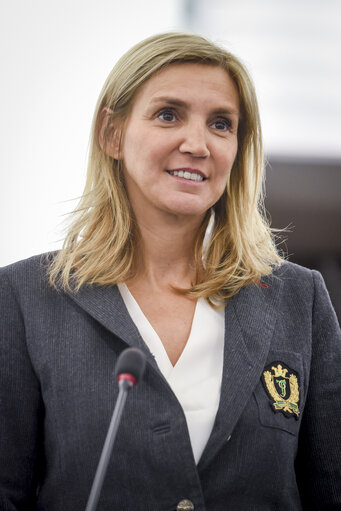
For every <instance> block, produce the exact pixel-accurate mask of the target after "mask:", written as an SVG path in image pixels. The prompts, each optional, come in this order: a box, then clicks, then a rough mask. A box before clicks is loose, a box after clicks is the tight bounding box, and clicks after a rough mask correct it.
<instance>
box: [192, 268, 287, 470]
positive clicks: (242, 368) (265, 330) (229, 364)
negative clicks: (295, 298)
mask: <svg viewBox="0 0 341 511" xmlns="http://www.w3.org/2000/svg"><path fill="white" fill-rule="evenodd" d="M262 282H264V283H266V285H268V286H269V287H268V288H264V287H262V286H261V285H258V284H251V285H250V286H247V287H245V288H243V289H242V290H241V291H240V292H239V293H238V294H237V295H235V296H234V297H233V298H231V299H230V300H229V302H228V303H227V306H226V309H225V348H224V369H223V378H222V387H221V396H220V404H219V408H218V412H217V416H216V420H215V425H214V428H213V431H212V434H211V436H210V439H209V441H208V443H207V445H206V448H205V450H204V452H203V455H202V457H201V459H200V462H199V465H198V468H199V469H203V468H204V467H205V466H206V465H207V464H208V463H209V462H210V461H211V460H212V458H213V457H214V456H215V455H216V453H217V451H218V450H219V449H220V447H221V446H222V445H223V444H225V443H226V441H227V439H228V437H229V435H231V434H232V431H233V429H234V427H235V425H236V423H237V422H238V420H239V418H240V416H241V414H242V412H243V410H244V407H245V405H246V403H247V402H248V400H249V399H250V397H251V394H252V392H253V391H254V389H255V387H256V385H257V383H258V382H259V379H260V376H261V372H262V370H263V368H264V365H265V362H266V358H267V354H268V352H269V349H270V344H271V339H272V336H273V334H274V328H275V322H276V315H277V312H276V311H278V308H279V300H280V296H281V289H282V282H281V281H280V280H279V279H278V278H276V277H275V276H272V277H268V278H266V279H263V281H262Z"/></svg>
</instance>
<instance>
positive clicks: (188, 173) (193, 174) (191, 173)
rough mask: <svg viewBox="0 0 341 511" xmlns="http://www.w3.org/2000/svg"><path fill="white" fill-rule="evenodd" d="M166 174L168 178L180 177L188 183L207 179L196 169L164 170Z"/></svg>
mask: <svg viewBox="0 0 341 511" xmlns="http://www.w3.org/2000/svg"><path fill="white" fill-rule="evenodd" d="M166 172H167V174H169V175H170V176H175V177H181V178H183V179H187V180H188V181H206V179H207V177H205V176H204V174H203V173H202V172H201V171H200V170H197V169H176V170H166Z"/></svg>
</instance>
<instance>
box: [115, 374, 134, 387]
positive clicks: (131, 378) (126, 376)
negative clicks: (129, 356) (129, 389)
mask: <svg viewBox="0 0 341 511" xmlns="http://www.w3.org/2000/svg"><path fill="white" fill-rule="evenodd" d="M122 380H125V381H130V382H131V383H132V384H133V385H135V384H136V378H134V376H133V375H132V374H129V373H121V374H119V375H118V377H117V381H118V382H120V381H122Z"/></svg>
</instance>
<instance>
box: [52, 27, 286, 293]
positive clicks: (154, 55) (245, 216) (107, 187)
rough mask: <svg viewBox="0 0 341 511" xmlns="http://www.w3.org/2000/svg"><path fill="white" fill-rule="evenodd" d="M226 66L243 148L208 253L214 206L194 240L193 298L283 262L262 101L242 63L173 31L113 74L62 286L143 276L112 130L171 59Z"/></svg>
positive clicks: (58, 279) (66, 250) (56, 259)
mask: <svg viewBox="0 0 341 511" xmlns="http://www.w3.org/2000/svg"><path fill="white" fill-rule="evenodd" d="M181 62H195V63H198V62H199V63H202V64H207V65H213V66H219V67H220V68H222V69H224V70H225V71H226V72H227V73H228V74H229V76H230V77H231V78H232V79H233V80H234V83H235V84H236V87H237V89H238V93H239V100H240V109H241V112H240V123H239V128H238V153H237V157H236V160H235V162H234V165H233V168H232V170H231V173H230V178H229V181H228V183H227V185H226V189H225V191H224V193H223V195H222V197H221V198H220V199H219V200H218V202H217V203H216V204H215V205H214V206H213V210H214V212H215V224H214V228H213V234H212V237H211V240H210V242H209V244H208V246H207V247H206V250H205V265H204V266H205V268H202V263H201V261H202V242H203V237H204V232H205V228H206V226H207V222H208V219H209V212H208V213H207V215H206V217H205V220H204V222H203V224H202V227H201V230H200V232H199V234H198V237H197V242H196V244H195V247H194V260H195V262H196V265H197V269H198V271H197V279H196V282H195V283H194V285H193V287H192V288H191V289H187V290H180V292H183V293H186V294H188V295H190V296H192V297H205V298H206V299H208V300H210V299H211V298H214V299H218V300H226V299H227V298H229V297H231V296H232V295H234V294H235V293H237V292H238V290H239V289H240V288H241V287H242V286H244V285H247V284H249V283H251V282H253V281H259V280H260V279H261V277H262V276H263V275H267V274H269V273H271V272H272V270H273V267H274V266H275V265H278V264H280V263H281V261H282V259H281V257H280V256H279V255H278V253H277V251H276V248H275V244H274V241H273V236H272V233H271V230H270V227H269V225H268V222H267V220H266V217H265V214H264V208H263V189H262V185H263V180H264V159H263V150H262V136H261V127H260V119H259V112H258V105H257V98H256V94H255V90H254V86H253V83H252V81H251V79H250V77H249V75H248V73H247V71H246V70H245V68H244V66H243V65H242V64H241V62H240V61H239V60H238V59H237V58H236V57H234V56H233V55H232V54H231V53H229V52H227V51H226V50H225V49H223V48H221V47H219V46H217V45H215V44H213V43H212V42H210V41H208V40H206V39H205V38H203V37H201V36H199V35H193V34H186V33H177V32H171V33H164V34H159V35H155V36H152V37H150V38H148V39H146V40H144V41H142V42H140V43H139V44H137V45H135V46H134V47H133V48H131V49H130V50H129V51H128V52H127V53H126V54H125V55H123V56H122V57H121V59H120V60H119V61H118V62H117V64H116V65H115V67H114V68H113V70H112V71H111V73H110V74H109V76H108V78H107V80H106V82H105V84H104V87H103V89H102V91H101V94H100V97H99V99H98V102H97V106H96V110H95V114H94V120H93V125H92V131H91V139H90V152H89V164H88V173H87V181H86V185H85V190H84V193H83V196H82V198H81V200H80V203H79V205H78V208H77V209H76V211H74V213H73V215H74V216H73V221H72V223H71V225H70V228H69V231H68V233H67V236H66V238H65V241H64V244H63V248H62V249H61V251H59V252H58V253H57V254H56V255H54V256H53V258H52V260H51V261H50V268H49V280H50V283H51V284H52V285H53V286H55V287H62V288H63V289H70V288H72V289H74V290H76V291H77V290H78V289H79V288H80V287H81V286H82V285H84V284H85V283H86V284H99V285H113V284H116V283H118V282H124V281H125V280H127V279H128V278H131V277H132V276H133V275H134V262H135V261H136V255H137V247H138V229H137V225H136V221H135V219H134V215H133V212H132V209H131V206H130V203H129V200H128V197H127V194H126V190H125V186H124V180H123V173H122V163H121V161H118V160H114V159H113V158H111V157H110V156H108V155H107V154H105V151H103V149H102V148H101V146H102V147H103V146H105V143H106V140H109V138H110V137H112V136H113V133H112V130H110V129H109V128H108V129H107V130H106V131H105V132H104V136H103V141H102V142H103V143H101V144H100V131H101V127H102V126H103V112H107V114H106V115H108V122H107V126H113V125H115V122H116V123H117V122H118V121H119V122H120V123H121V126H123V132H124V122H125V121H126V120H127V119H128V117H129V114H130V111H131V108H132V105H133V102H134V99H135V97H136V95H137V93H138V91H139V90H140V88H141V86H142V85H143V84H144V83H145V82H146V81H147V80H148V79H149V78H150V77H151V76H153V75H154V74H155V73H156V72H157V71H159V70H161V69H162V68H164V67H165V66H169V65H171V64H172V63H181Z"/></svg>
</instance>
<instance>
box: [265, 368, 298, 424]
mask: <svg viewBox="0 0 341 511" xmlns="http://www.w3.org/2000/svg"><path fill="white" fill-rule="evenodd" d="M287 373H288V369H287V368H283V366H282V365H281V364H278V365H277V367H275V366H272V367H271V371H264V372H263V378H264V383H265V386H266V389H267V391H268V393H269V394H270V396H271V397H272V399H273V400H274V402H273V403H272V405H273V407H274V411H276V412H277V411H281V412H283V413H284V415H286V416H287V417H290V415H291V416H294V417H295V418H298V416H299V414H300V411H299V408H298V402H299V399H300V392H299V387H298V380H297V376H296V375H295V374H294V373H291V374H290V373H289V376H287ZM276 383H277V385H278V390H277V388H276ZM288 386H289V389H288ZM289 390H290V393H289ZM292 414H294V415H292Z"/></svg>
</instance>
